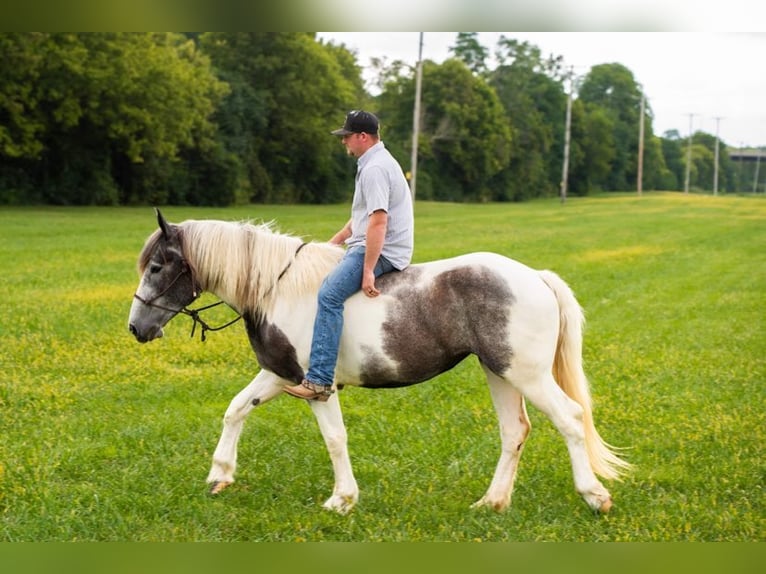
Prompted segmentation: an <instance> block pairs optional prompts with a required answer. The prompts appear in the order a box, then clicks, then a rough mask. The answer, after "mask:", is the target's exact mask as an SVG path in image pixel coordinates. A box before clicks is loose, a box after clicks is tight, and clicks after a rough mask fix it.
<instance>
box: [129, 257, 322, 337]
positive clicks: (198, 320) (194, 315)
mask: <svg viewBox="0 0 766 574" xmlns="http://www.w3.org/2000/svg"><path fill="white" fill-rule="evenodd" d="M306 245H307V243H301V244H300V245H299V246H298V249H296V250H295V254H294V255H293V258H292V259H291V260H290V262H289V263H288V264H287V265H285V268H284V269H282V272H281V273H280V274H279V276H278V277H277V280H276V281H275V282H274V284H273V285H272V286H271V287H269V290H268V291H267V292H266V294H267V295H268V294H269V293H271V291H272V290H273V289H274V287H276V285H277V283H279V281H280V280H281V279H282V277H284V275H285V273H287V270H288V269H290V267H291V266H292V264H293V262H294V261H295V258H296V257H298V253H300V252H301V249H303V248H304V247H305V246H306ZM185 273H189V274H191V276H192V296H193V297H194V299H192V301H194V300H196V299H197V297H199V295H200V294H201V293H197V283H196V282H195V280H194V273H193V272H192V269H191V266H190V265H189V264H188V263H186V262H185V261H184V268H183V269H182V270H181V272H180V273H178V275H176V276H175V278H174V279H173V280H172V281H171V282H170V284H169V285H168V286H167V287H165V289H163V290H162V291H160V292H159V293H158V294H157V295H155V296H154V297H152V298H151V299H144V298H143V297H141V296H140V295H139V294H138V293H134V294H133V298H134V299H138V300H139V301H140V302H141V303H143V304H144V305H146V306H148V307H155V308H156V309H162V310H163V311H168V312H169V313H173V315H178V314H179V313H181V314H183V315H187V316H188V317H191V320H192V328H191V335H189V336H190V337H191V338H192V339H193V338H194V333H195V331H196V329H197V324H199V326H200V327H201V329H202V330H201V332H200V340H201V341H202V342H203V343H204V342H205V340H206V339H207V336H206V334H207V332H208V331H222V330H223V329H225V328H226V327H231V326H232V325H233V324H234V323H236V322H237V321H239V320H240V319H241V318H242V313H237V316H236V317H235V318H234V319H232V320H231V321H229V322H228V323H225V324H223V325H220V326H218V327H211V326H210V325H208V324H207V323H206V322H205V321H204V320H203V319H202V317H200V316H199V314H200V313H201V312H202V311H207V310H208V309H212V308H213V307H218V306H219V305H223V304H224V303H226V302H225V301H218V302H216V303H212V304H210V305H205V306H204V307H198V308H197V309H189V308H188V307H183V308H181V309H173V308H171V307H165V306H164V305H160V304H158V303H155V301H156V300H157V299H159V298H160V297H162V296H163V295H164V294H165V293H167V292H168V291H169V290H170V288H171V287H172V286H173V285H174V284H175V282H176V281H178V280H179V279H180V278H181V276H182V275H184V274H185ZM227 305H228V303H227ZM228 307H229V308H231V309H232V310H233V311H234V312H236V309H234V308H233V307H232V306H231V305H228Z"/></svg>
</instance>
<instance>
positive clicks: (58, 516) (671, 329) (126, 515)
mask: <svg viewBox="0 0 766 574" xmlns="http://www.w3.org/2000/svg"><path fill="white" fill-rule="evenodd" d="M347 213H348V207H347V206H321V207H313V206H250V207H241V208H231V209H199V208H167V209H166V210H165V215H166V216H167V217H168V219H170V220H171V221H179V220H182V219H186V218H189V217H194V218H208V217H215V218H223V219H242V218H253V219H264V220H270V219H275V220H276V221H277V222H278V226H279V228H280V229H281V230H283V231H285V232H291V233H295V234H300V235H304V236H306V237H308V238H317V239H321V240H324V239H326V238H328V237H329V236H330V235H331V234H332V232H334V231H335V230H336V229H337V228H338V227H340V225H342V223H343V222H344V221H345V219H346V218H347ZM416 221H417V232H416V242H417V243H416V259H417V260H418V261H424V260H429V259H435V258H441V257H448V256H452V255H456V254H460V253H463V252H468V251H477V250H488V251H497V252H500V253H504V254H507V255H510V256H512V257H514V258H516V259H518V260H520V261H523V262H525V263H527V264H529V265H531V266H532V267H536V268H549V269H553V270H555V271H556V272H558V273H559V274H560V275H562V277H564V278H565V280H567V282H568V283H569V284H570V285H571V286H572V288H573V289H574V290H575V292H576V294H577V296H578V298H579V300H580V303H581V304H582V305H583V307H584V308H585V310H586V315H587V318H588V326H587V329H586V333H585V350H584V354H585V366H586V371H587V372H588V375H589V378H590V381H591V386H592V390H593V395H594V403H595V416H596V424H597V427H598V428H599V430H600V432H601V434H602V435H603V436H604V438H605V439H606V440H607V441H609V442H611V443H613V444H616V445H620V446H625V447H629V448H628V450H627V451H626V456H627V458H628V459H629V460H630V461H631V462H632V463H633V464H634V465H635V467H636V468H635V472H634V473H633V474H632V475H631V476H630V477H628V478H627V479H626V480H625V481H624V482H616V483H609V484H608V485H607V486H608V488H610V490H611V492H612V495H613V497H614V499H615V507H614V509H613V511H612V512H611V513H610V514H609V515H607V516H597V515H594V514H593V513H592V512H590V511H589V510H588V508H587V507H586V505H585V504H584V502H582V500H581V499H580V498H579V497H578V496H577V495H576V494H575V493H574V491H573V487H572V479H571V470H570V465H569V461H568V457H567V454H566V450H565V448H564V444H563V441H562V439H561V437H560V436H559V435H558V434H557V433H556V431H555V430H554V429H553V427H552V425H551V424H550V423H549V421H548V420H547V419H545V418H544V417H542V416H541V415H540V413H538V412H536V411H535V410H534V409H532V408H531V407H530V416H531V418H532V423H533V431H532V434H531V436H530V439H529V440H528V442H527V446H526V448H525V451H524V456H523V457H522V460H521V464H520V469H519V474H518V478H517V482H516V488H515V491H514V497H513V501H512V505H511V507H510V509H509V510H508V511H507V512H506V513H503V514H496V513H494V512H492V511H489V510H471V509H470V508H469V506H470V504H471V503H472V502H474V501H475V500H477V499H478V498H479V497H481V495H482V494H483V493H484V491H485V490H486V488H487V486H488V484H489V480H490V478H491V474H492V472H493V470H494V465H495V463H496V461H497V456H498V454H499V439H498V433H497V422H496V418H495V415H494V411H493V408H492V405H491V401H490V399H489V393H488V391H487V389H486V385H485V383H484V382H483V377H482V376H481V374H480V369H479V367H478V364H477V363H476V361H475V360H474V359H469V360H467V361H465V362H464V363H462V364H461V365H459V366H458V367H457V368H456V369H454V370H453V371H451V372H450V373H447V374H445V375H443V376H441V377H439V378H438V379H436V380H435V381H432V382H429V383H426V384H424V385H418V386H415V387H410V388H406V389H398V390H390V391H378V392H372V391H365V390H361V389H350V390H348V391H347V392H344V393H343V397H342V402H343V411H344V416H345V420H346V426H347V428H348V431H349V443H350V445H349V446H350V451H351V457H352V463H353V465H354V469H355V472H356V477H357V480H358V482H359V485H360V489H361V498H360V502H359V505H358V506H357V507H356V508H355V509H354V510H353V511H352V513H351V514H350V515H348V516H338V515H335V514H333V513H331V512H328V511H325V510H323V509H322V508H321V503H322V502H323V501H324V499H325V498H326V497H327V496H328V495H329V493H330V490H331V488H332V471H331V467H330V463H329V459H328V456H327V453H326V452H325V450H324V447H323V443H322V441H321V437H320V435H319V431H318V429H317V426H316V423H315V422H314V419H313V416H312V414H311V412H310V409H308V408H307V407H306V405H305V404H303V403H300V402H298V401H294V400H288V399H285V400H282V399H279V400H276V401H273V402H271V403H269V404H267V405H265V406H264V407H262V408H259V409H256V410H255V411H253V413H252V414H251V416H250V418H249V419H248V421H247V423H246V426H245V431H244V433H243V435H242V440H241V442H240V450H239V471H238V475H237V482H236V483H235V484H234V485H233V486H232V487H230V488H229V489H228V490H227V491H225V492H224V493H223V494H222V495H220V496H219V497H216V498H211V497H209V496H207V494H206V488H205V484H204V479H205V477H206V475H207V471H208V469H209V464H210V458H211V456H212V451H213V449H214V447H215V444H216V442H217V440H218V436H219V432H220V428H221V418H222V416H223V413H224V411H225V409H226V407H227V405H228V403H229V401H230V400H231V398H232V397H233V396H234V395H235V394H236V393H237V392H238V391H239V390H240V389H241V388H242V387H243V386H244V385H245V384H246V383H247V382H249V380H250V379H251V378H252V376H254V374H255V373H256V372H257V364H256V361H255V357H254V355H253V354H252V352H251V351H250V348H249V345H248V343H247V340H246V337H245V335H244V333H243V332H242V327H241V326H236V327H233V328H231V329H228V330H226V331H222V332H220V333H211V334H210V335H209V338H208V341H207V342H206V343H205V344H200V343H199V341H198V340H195V341H191V340H190V339H189V337H188V335H189V328H190V324H189V321H188V319H187V318H185V317H179V318H177V319H175V320H174V321H173V322H171V324H170V325H169V327H168V328H167V329H166V335H165V338H163V339H161V340H159V341H156V342H153V343H151V344H148V345H138V344H137V343H135V342H134V341H133V339H132V337H131V336H130V335H129V334H128V332H127V325H126V323H127V315H128V309H129V307H130V303H131V297H132V294H133V291H134V289H135V287H136V284H137V275H136V272H135V261H136V257H137V255H138V252H139V250H140V248H141V246H142V244H143V241H144V239H145V237H146V236H147V235H148V234H149V233H150V232H151V231H152V230H153V229H154V226H155V222H154V219H153V214H152V211H151V210H150V209H149V208H140V209H132V208H131V209H129V208H123V209H96V208H93V209H65V208H24V209H5V210H2V211H0V267H1V268H2V270H3V277H2V281H0V317H1V318H0V348H1V349H2V351H1V354H0V361H2V363H1V366H2V380H1V381H0V516H1V517H2V520H1V522H0V540H2V541H75V540H82V541H107V540H108V541H143V540H152V541H217V540H220V541H296V540H312V541H325V540H335V541H474V540H476V541H478V540H483V541H535V540H552V541H655V540H661V541H692V540H699V541H716V540H728V541H763V540H766V529H765V528H764V516H765V515H766V512H765V508H764V491H763V488H764V483H765V482H766V481H765V480H764V478H765V474H766V473H765V472H764V448H763V442H764V438H766V436H765V435H766V432H765V431H764V428H766V416H765V413H766V410H765V409H764V386H763V385H764V374H765V369H764V363H765V361H764V355H765V353H764V347H765V345H764V342H765V341H766V330H765V329H764V317H766V304H764V301H765V300H766V298H765V297H764V289H765V288H766V281H765V279H766V201H764V200H762V199H760V198H752V197H749V198H748V197H718V198H714V197H702V196H684V195H682V194H646V195H645V196H644V197H641V198H638V197H635V196H633V195H624V196H610V197H608V198H607V197H597V198H589V199H571V200H569V201H568V202H567V203H566V204H564V205H561V204H559V202H558V201H557V200H545V201H537V202H532V203H528V204H520V205H516V204H503V205H450V204H438V203H418V204H417V206H416ZM206 300H207V299H206ZM216 312H217V311H216ZM225 316H226V313H225V311H222V312H221V314H220V318H221V319H223V318H224V317H225ZM214 321H215V319H214Z"/></svg>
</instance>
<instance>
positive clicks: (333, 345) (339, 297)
mask: <svg viewBox="0 0 766 574" xmlns="http://www.w3.org/2000/svg"><path fill="white" fill-rule="evenodd" d="M364 251H365V250H364V247H352V248H350V249H348V250H347V251H346V254H345V255H344V256H343V259H342V260H341V262H340V263H339V264H338V266H337V267H336V268H335V269H333V270H332V271H331V272H330V274H329V275H328V276H327V277H326V278H325V280H324V282H323V283H322V286H321V287H320V288H319V295H318V303H319V307H318V309H317V316H316V319H315V320H314V338H313V339H312V342H311V356H310V358H309V370H308V372H307V373H306V378H307V379H308V380H309V381H311V382H312V383H315V384H319V385H332V383H333V379H334V378H335V363H336V362H337V360H338V347H339V345H340V335H341V333H342V332H343V307H344V305H345V303H346V299H348V298H349V297H351V295H353V294H354V293H356V292H357V291H359V290H360V289H361V288H362V272H363V270H364ZM393 270H394V266H393V265H391V263H390V262H389V261H388V260H387V259H386V258H385V257H383V256H381V257H380V259H378V263H377V264H376V265H375V277H380V276H381V275H382V274H383V273H388V272H389V271H393Z"/></svg>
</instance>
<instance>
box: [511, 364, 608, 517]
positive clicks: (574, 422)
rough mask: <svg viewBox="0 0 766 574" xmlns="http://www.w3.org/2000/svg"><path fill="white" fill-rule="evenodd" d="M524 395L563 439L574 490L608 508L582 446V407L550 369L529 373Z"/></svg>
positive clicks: (604, 509) (599, 507)
mask: <svg viewBox="0 0 766 574" xmlns="http://www.w3.org/2000/svg"><path fill="white" fill-rule="evenodd" d="M521 391H522V393H524V396H525V397H526V398H527V399H528V400H529V401H530V402H531V403H532V404H533V405H534V406H535V407H537V408H538V409H540V410H541V411H542V412H543V413H544V414H545V415H546V416H547V417H548V418H549V419H550V420H551V422H552V423H553V424H554V426H555V427H556V428H557V429H558V431H559V432H560V433H561V434H562V436H563V437H564V440H565V441H566V445H567V450H568V451H569V458H570V460H571V463H572V474H573V475H574V484H575V489H576V490H577V492H578V493H579V494H580V495H581V496H582V497H583V498H584V499H585V502H587V503H588V506H590V507H591V508H592V509H593V510H596V511H601V512H608V511H609V508H610V507H611V506H612V498H611V496H610V494H609V491H607V489H606V488H604V485H603V484H601V482H600V481H599V480H598V478H596V475H595V473H594V472H593V468H592V467H591V465H590V459H589V458H588V451H587V449H586V446H585V427H584V425H583V416H582V415H583V410H582V407H581V406H580V405H579V404H578V403H577V402H576V401H574V400H572V399H571V398H570V397H568V396H567V395H566V393H564V391H563V390H562V389H561V387H559V386H558V384H556V380H555V379H554V378H553V376H552V375H551V374H550V373H545V374H542V375H540V376H539V377H536V378H535V377H530V378H528V379H526V383H525V384H524V385H523V386H522V387H521Z"/></svg>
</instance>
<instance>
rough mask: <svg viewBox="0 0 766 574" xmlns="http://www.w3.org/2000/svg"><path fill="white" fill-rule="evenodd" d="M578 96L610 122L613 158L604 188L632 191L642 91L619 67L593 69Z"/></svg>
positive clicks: (625, 71)
mask: <svg viewBox="0 0 766 574" xmlns="http://www.w3.org/2000/svg"><path fill="white" fill-rule="evenodd" d="M579 97H580V99H581V100H582V101H583V102H584V103H585V104H592V105H594V106H596V107H597V108H599V109H600V110H603V111H604V113H606V114H607V116H608V117H609V119H610V120H611V122H612V133H613V138H612V141H613V143H614V157H613V158H612V160H611V161H610V170H609V173H608V174H607V176H606V179H605V180H604V182H603V188H604V189H609V190H615V191H619V190H628V189H635V184H634V182H635V181H636V163H637V161H636V159H635V158H636V157H637V152H638V125H639V117H640V105H641V92H640V90H639V87H638V84H637V83H636V81H635V79H634V78H633V73H632V72H631V71H630V70H628V69H627V68H626V67H625V66H623V65H622V64H602V65H599V66H594V67H593V68H591V70H590V72H589V73H588V75H587V76H586V77H585V79H584V80H583V82H582V85H581V86H580V90H579ZM594 183H595V184H596V185H598V184H599V183H600V182H598V180H596V181H595V182H594Z"/></svg>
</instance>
